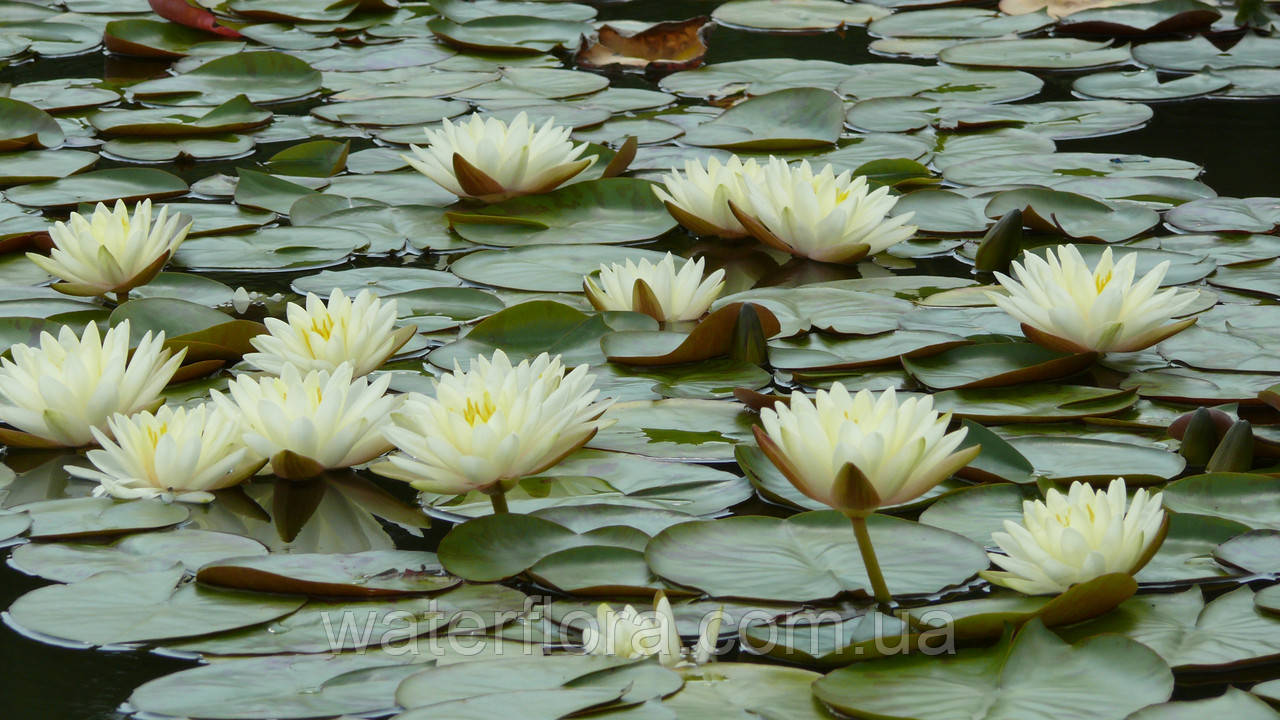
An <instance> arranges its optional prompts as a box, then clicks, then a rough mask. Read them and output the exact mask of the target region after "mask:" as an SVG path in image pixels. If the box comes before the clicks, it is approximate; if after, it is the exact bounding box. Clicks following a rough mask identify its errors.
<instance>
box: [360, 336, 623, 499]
mask: <svg viewBox="0 0 1280 720" xmlns="http://www.w3.org/2000/svg"><path fill="white" fill-rule="evenodd" d="M594 382H595V376H594V375H590V374H588V368H587V366H586V365H580V366H578V367H577V368H575V369H574V370H573V371H572V372H569V373H566V372H565V368H564V365H563V364H562V363H561V362H560V357H559V356H556V357H555V358H552V357H551V356H549V355H547V354H546V353H543V354H541V355H539V356H538V357H537V358H535V359H534V360H533V361H532V362H531V361H529V360H525V361H523V362H521V363H520V364H519V365H515V366H512V364H511V361H510V360H509V359H508V358H507V355H506V353H504V352H502V351H501V350H498V351H497V352H495V353H494V354H493V358H492V359H488V358H485V357H483V356H481V357H477V358H475V359H474V360H473V361H472V362H471V367H470V369H468V370H466V371H463V370H462V368H461V367H460V366H458V365H456V364H455V366H454V371H453V372H452V373H448V374H445V375H444V376H443V377H442V378H440V379H439V380H438V381H436V395H435V397H427V396H425V395H421V394H418V393H411V394H410V397H409V398H408V399H407V400H405V403H404V407H403V408H402V409H401V410H400V411H398V412H396V413H393V415H392V421H391V424H390V425H389V426H388V427H387V429H386V431H385V432H386V436H387V439H388V440H390V441H391V442H392V443H394V444H395V446H396V447H397V448H399V450H400V452H399V453H395V454H393V455H391V456H390V457H389V458H388V459H387V462H385V463H380V464H379V465H377V466H375V467H374V468H373V469H374V472H377V473H379V474H382V475H386V476H388V477H394V478H397V479H400V480H405V481H407V482H410V483H411V484H412V485H413V486H414V487H416V488H418V489H419V490H425V491H427V492H433V493H442V494H453V495H460V494H462V493H466V492H470V491H472V490H479V491H482V492H485V493H488V494H489V495H490V496H492V497H494V498H496V499H495V504H497V503H498V502H502V500H501V496H502V493H505V492H506V491H507V490H510V489H511V488H512V487H513V486H515V484H516V483H517V482H518V481H519V480H520V479H521V478H523V477H527V476H530V475H536V474H538V473H540V472H542V471H543V470H546V469H547V468H549V467H551V466H552V465H555V464H556V463H557V462H559V461H560V460H561V459H563V458H564V457H565V456H566V455H568V454H569V453H572V452H573V451H574V450H577V449H578V448H580V447H582V446H583V445H585V444H586V443H587V441H588V440H590V439H591V438H592V437H593V436H594V435H595V434H596V431H597V430H599V429H600V428H602V427H605V426H606V425H608V424H609V423H607V422H605V421H601V420H600V419H599V417H600V414H601V413H603V412H604V411H605V410H606V409H607V408H608V407H609V404H610V403H609V402H593V400H594V399H595V397H596V395H597V394H598V391H597V390H592V389H591V385H592V383H594Z"/></svg>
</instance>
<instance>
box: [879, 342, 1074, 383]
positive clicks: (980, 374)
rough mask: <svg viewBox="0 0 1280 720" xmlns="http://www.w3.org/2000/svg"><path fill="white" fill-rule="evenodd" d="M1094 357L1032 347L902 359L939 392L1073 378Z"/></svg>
mask: <svg viewBox="0 0 1280 720" xmlns="http://www.w3.org/2000/svg"><path fill="white" fill-rule="evenodd" d="M1096 359H1097V358H1096V356H1095V355H1093V354H1092V353H1083V354H1074V355H1073V354H1069V353H1060V352H1056V351H1053V350H1046V349H1044V348H1042V347H1040V346H1039V345H1033V344H1031V343H987V344H983V345H961V346H960V347H956V348H952V349H950V350H946V351H943V352H941V353H938V354H937V355H930V356H928V357H922V358H914V359H912V358H903V360H902V365H903V367H905V368H906V369H907V372H909V373H911V375H912V376H913V377H914V378H916V379H917V380H919V381H920V382H922V383H924V384H925V385H927V386H929V387H931V388H934V389H937V390H950V389H952V388H991V387H1005V386H1008V385H1018V384H1021V383H1026V382H1036V381H1042V380H1052V379H1056V378H1062V377H1067V376H1068V375H1074V374H1075V373H1077V372H1080V371H1081V370H1084V369H1086V368H1088V367H1089V366H1090V365H1092V364H1093V363H1094V361H1095V360H1096Z"/></svg>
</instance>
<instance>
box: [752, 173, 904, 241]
mask: <svg viewBox="0 0 1280 720" xmlns="http://www.w3.org/2000/svg"><path fill="white" fill-rule="evenodd" d="M761 175H762V176H761V178H760V180H758V181H753V182H750V183H747V184H746V185H745V189H744V200H745V204H739V203H736V202H735V203H734V207H735V208H736V212H735V213H734V214H735V215H736V216H737V218H738V220H739V221H740V222H741V223H742V225H743V227H745V228H746V229H747V230H748V231H749V232H750V233H751V234H752V235H754V236H755V237H756V239H757V240H759V241H760V242H763V243H765V244H766V245H769V246H771V247H774V248H776V249H778V250H783V251H785V252H789V253H791V254H793V255H798V256H801V257H807V258H809V259H811V260H818V261H821V262H832V263H841V262H854V261H857V260H860V259H862V258H863V257H866V256H867V255H874V254H876V253H879V252H881V251H883V250H886V249H888V248H889V247H891V246H892V245H895V244H897V243H900V242H902V241H903V240H906V239H907V238H909V237H911V236H912V235H914V234H915V232H916V228H915V226H914V225H908V224H907V222H908V221H910V220H911V218H912V216H913V215H914V213H904V214H902V215H898V216H895V217H890V216H889V213H890V212H891V211H892V210H893V206H894V205H896V204H897V202H898V199H897V198H896V197H894V196H892V195H890V194H889V188H887V187H882V188H880V189H878V190H870V189H869V188H868V185H867V178H866V177H864V176H861V175H860V176H858V177H853V174H852V173H851V172H850V171H848V170H846V171H845V172H842V173H840V174H839V175H836V174H835V171H834V170H833V169H832V167H831V165H826V166H824V167H823V168H822V170H820V171H819V172H817V173H816V174H815V173H814V172H813V170H812V168H810V167H809V162H808V161H807V160H805V161H801V162H800V163H799V164H798V165H788V164H787V162H786V161H785V160H783V159H781V158H777V157H771V158H769V163H768V165H766V166H765V167H764V169H763V171H762V173H761Z"/></svg>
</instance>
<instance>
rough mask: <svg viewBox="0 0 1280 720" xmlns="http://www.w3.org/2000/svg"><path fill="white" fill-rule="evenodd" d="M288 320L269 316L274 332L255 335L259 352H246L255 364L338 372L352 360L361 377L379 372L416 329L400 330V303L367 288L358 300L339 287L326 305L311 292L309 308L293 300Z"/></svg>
mask: <svg viewBox="0 0 1280 720" xmlns="http://www.w3.org/2000/svg"><path fill="white" fill-rule="evenodd" d="M285 314H286V318H287V320H288V321H287V322H286V321H284V320H280V319H277V318H267V319H266V320H264V321H263V322H264V323H265V324H266V326H267V331H268V333H269V334H266V335H258V336H256V337H253V338H250V340H249V342H250V343H252V344H253V346H254V347H255V348H257V350H258V352H256V353H249V354H247V355H245V356H244V359H245V361H246V362H248V363H249V364H250V365H253V366H254V367H256V368H258V369H260V370H262V371H264V372H268V373H271V374H272V375H279V374H280V372H281V371H282V370H283V369H284V366H285V365H293V366H294V367H296V368H298V369H299V370H301V371H303V372H306V371H308V370H329V371H333V370H336V369H337V367H338V366H339V365H341V364H342V363H344V362H349V363H351V365H352V367H353V372H354V373H355V375H356V376H357V377H359V376H361V375H368V374H369V373H371V372H373V371H374V370H377V369H378V368H379V367H381V366H382V363H384V362H386V360H387V358H389V357H391V356H392V355H393V354H395V352H396V351H397V350H399V349H400V348H401V347H403V346H404V344H405V343H407V342H409V339H410V338H412V337H413V335H414V333H415V332H416V328H414V327H411V326H406V327H403V328H400V329H399V330H396V329H395V323H396V301H395V300H386V301H383V300H380V299H378V297H377V296H376V295H374V294H373V293H371V292H369V291H368V290H361V291H360V293H359V294H358V295H356V298H355V301H354V302H353V301H352V300H351V298H349V297H347V295H346V294H345V293H343V292H342V290H340V289H338V288H334V290H333V292H332V293H331V294H330V295H329V302H328V303H327V304H326V303H325V302H324V301H323V300H321V299H320V297H319V296H317V295H315V294H313V293H307V300H306V307H303V306H302V305H298V304H297V303H289V305H288V307H286V308H285Z"/></svg>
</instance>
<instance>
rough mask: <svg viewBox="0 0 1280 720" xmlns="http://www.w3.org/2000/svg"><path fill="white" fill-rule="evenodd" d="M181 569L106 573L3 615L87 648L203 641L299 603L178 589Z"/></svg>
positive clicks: (30, 597)
mask: <svg viewBox="0 0 1280 720" xmlns="http://www.w3.org/2000/svg"><path fill="white" fill-rule="evenodd" d="M182 575H183V571H182V569H181V568H174V569H172V570H160V571H153V572H146V573H121V572H107V573H100V574H98V575H94V576H92V577H89V578H87V579H85V580H81V581H79V582H75V583H71V584H70V585H49V586H46V587H42V588H38V589H36V590H32V591H31V592H29V593H27V594H26V595H23V596H22V597H20V598H18V599H17V600H16V601H14V603H13V605H12V606H10V608H9V612H10V614H11V615H12V616H13V619H14V621H15V622H17V623H18V624H20V625H21V626H23V627H25V628H27V629H28V630H34V631H36V632H40V633H44V634H46V635H50V636H53V637H58V638H64V639H66V640H72V641H75V642H82V643H88V644H91V645H112V644H118V643H126V642H142V641H146V640H164V639H169V638H177V637H189V636H192V635H204V634H207V633H211V632H218V631H220V630H229V629H231V628H238V627H245V626H246V625H256V624H257V623H261V622H267V621H269V620H273V619H275V618H278V617H281V616H282V615H287V614H288V613H291V612H293V611H294V610H297V609H298V608H299V607H301V606H302V602H303V600H302V599H301V598H292V597H287V596H282V595H262V594H256V593H242V592H230V591H223V590H210V589H208V588H202V587H200V586H198V585H195V584H192V583H182V582H181V579H182Z"/></svg>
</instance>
